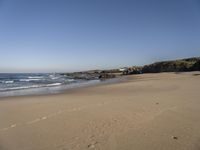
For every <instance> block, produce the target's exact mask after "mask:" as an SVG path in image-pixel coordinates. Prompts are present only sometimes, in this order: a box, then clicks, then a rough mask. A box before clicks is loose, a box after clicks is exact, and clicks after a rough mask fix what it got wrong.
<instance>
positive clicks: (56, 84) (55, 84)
mask: <svg viewBox="0 0 200 150" xmlns="http://www.w3.org/2000/svg"><path fill="white" fill-rule="evenodd" d="M61 84H62V83H52V84H47V85H46V86H58V85H61Z"/></svg>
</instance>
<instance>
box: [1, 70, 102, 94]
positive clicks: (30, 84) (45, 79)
mask: <svg viewBox="0 0 200 150" xmlns="http://www.w3.org/2000/svg"><path fill="white" fill-rule="evenodd" d="M98 82H99V80H98V79H95V80H94V79H92V80H84V79H74V78H72V77H69V76H64V75H60V74H56V73H55V74H54V73H0V97H7V96H20V95H34V94H48V93H59V92H62V91H64V90H66V89H69V88H75V87H81V86H86V85H90V84H95V83H98Z"/></svg>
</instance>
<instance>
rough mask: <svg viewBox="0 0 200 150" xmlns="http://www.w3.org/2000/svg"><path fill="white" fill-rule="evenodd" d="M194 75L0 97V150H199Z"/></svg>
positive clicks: (198, 90)
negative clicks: (44, 93)
mask: <svg viewBox="0 0 200 150" xmlns="http://www.w3.org/2000/svg"><path fill="white" fill-rule="evenodd" d="M198 74H200V73H199V72H190V73H179V74H176V73H159V74H143V75H134V76H129V77H128V80H127V81H122V82H120V83H115V84H105V85H98V86H92V87H87V88H80V89H73V90H68V91H66V92H65V93H62V94H55V95H43V96H23V97H10V98H1V99H0V150H85V149H96V150H147V149H148V150H199V149H200V128H199V127H200V117H199V114H200V75H198Z"/></svg>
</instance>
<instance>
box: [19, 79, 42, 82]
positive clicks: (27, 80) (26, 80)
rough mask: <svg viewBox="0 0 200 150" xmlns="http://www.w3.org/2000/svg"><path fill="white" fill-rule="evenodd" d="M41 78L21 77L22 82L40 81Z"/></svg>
mask: <svg viewBox="0 0 200 150" xmlns="http://www.w3.org/2000/svg"><path fill="white" fill-rule="evenodd" d="M39 80H41V79H20V80H19V81H21V82H30V81H39Z"/></svg>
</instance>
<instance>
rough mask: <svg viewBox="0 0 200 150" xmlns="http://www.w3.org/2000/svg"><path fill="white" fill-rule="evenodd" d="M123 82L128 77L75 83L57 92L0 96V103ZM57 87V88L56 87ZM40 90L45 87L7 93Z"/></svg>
mask: <svg viewBox="0 0 200 150" xmlns="http://www.w3.org/2000/svg"><path fill="white" fill-rule="evenodd" d="M124 81H128V76H120V77H116V78H111V79H105V80H102V81H101V80H99V82H95V83H88V82H86V83H84V84H82V85H81V84H80V85H79V83H77V84H76V85H75V86H70V85H68V86H69V87H68V88H63V89H61V90H57V91H54V92H37V93H36V92H35V93H34V92H31V94H28V93H27V94H24V95H22V94H21V95H20V94H18V95H9V96H0V101H2V100H4V99H10V98H18V97H20V98H23V97H29V96H31V97H37V96H49V95H60V94H66V93H68V92H71V91H77V90H81V89H85V88H90V87H96V86H101V85H107V84H115V83H120V82H124ZM57 87H58V86H57ZM57 87H53V88H57ZM40 89H45V87H43V88H31V89H22V90H14V91H8V92H23V91H26V90H30V91H31V90H40Z"/></svg>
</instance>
